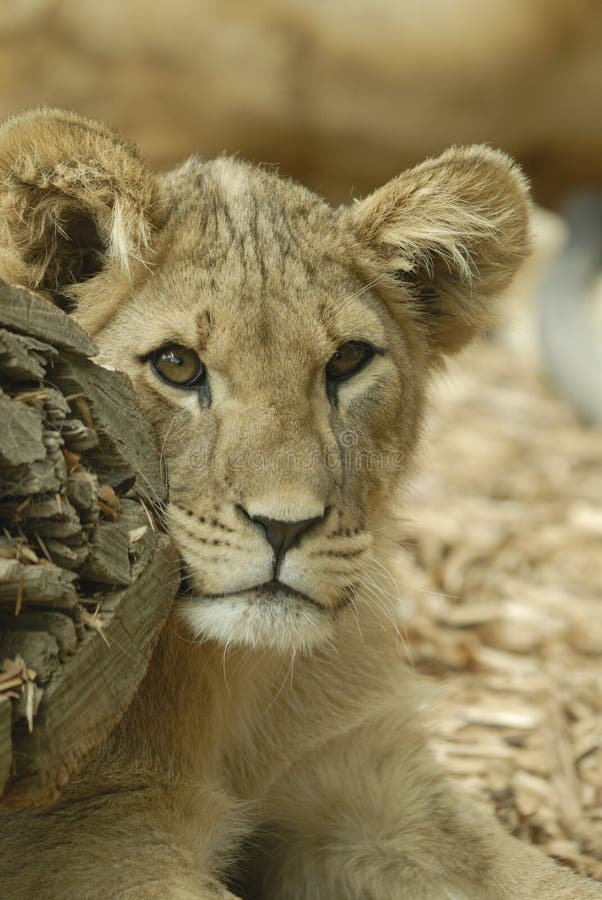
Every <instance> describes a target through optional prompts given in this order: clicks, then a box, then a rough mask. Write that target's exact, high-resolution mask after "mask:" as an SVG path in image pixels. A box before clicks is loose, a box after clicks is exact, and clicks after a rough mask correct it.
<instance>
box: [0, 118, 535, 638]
mask: <svg viewBox="0 0 602 900" xmlns="http://www.w3.org/2000/svg"><path fill="white" fill-rule="evenodd" d="M0 204H1V210H0V214H1V223H0V228H1V247H0V271H1V273H2V274H3V275H4V276H5V277H7V278H8V279H10V280H13V281H16V282H20V283H23V284H27V285H29V286H31V287H34V288H39V289H42V290H46V291H50V292H52V294H53V295H54V296H55V297H56V298H57V300H58V302H60V303H61V304H63V305H65V306H66V307H68V308H70V309H73V312H74V315H75V316H76V317H77V319H78V320H79V322H80V323H81V324H82V325H83V326H84V327H85V328H87V329H88V330H89V331H90V332H91V333H92V334H93V336H94V338H95V339H96V341H97V343H98V346H99V348H100V355H99V361H100V362H101V363H105V364H110V365H112V366H114V367H116V368H119V369H122V370H124V371H125V372H127V373H128V374H129V376H130V378H131V379H132V382H133V384H134V387H135V389H136V392H137V395H138V397H139V400H140V404H141V406H142V408H143V410H144V411H145V413H146V415H147V416H148V419H149V420H150V422H151V423H152V426H153V428H154V429H155V432H156V434H157V437H158V441H159V443H160V447H161V451H162V454H163V455H164V459H165V463H166V471H167V474H168V478H169V495H170V502H169V507H168V510H167V521H168V524H169V528H170V530H171V533H172V535H173V537H174V539H175V541H176V542H177V545H178V546H179V548H180V551H181V554H182V557H183V559H184V560H185V563H186V564H187V569H188V572H189V575H190V578H189V580H190V582H191V584H192V587H193V589H192V590H191V592H190V593H189V594H188V595H187V596H186V598H185V599H184V600H182V608H183V613H184V615H185V618H186V620H187V622H188V623H189V625H190V626H191V628H192V629H193V630H194V631H195V632H196V633H197V634H198V635H202V636H205V637H211V638H215V639H217V640H219V641H222V642H224V643H247V644H253V645H270V646H273V647H276V648H279V649H285V648H288V649H304V648H308V647H311V646H312V645H314V644H316V643H318V642H320V641H323V640H325V639H328V638H329V636H331V635H332V632H333V629H334V628H336V623H337V618H340V617H342V616H344V615H347V614H354V612H356V609H355V607H358V606H359V605H360V604H367V605H370V604H372V605H373V606H374V609H378V608H380V605H381V604H382V603H383V598H382V597H375V596H374V591H373V590H371V589H370V588H368V587H367V586H366V582H367V576H368V575H369V573H370V571H371V570H374V568H375V566H378V562H377V561H376V560H375V558H374V551H373V545H374V542H375V540H377V541H378V540H380V539H381V538H383V537H384V538H385V539H386V535H384V536H383V535H382V534H381V532H382V529H383V527H384V526H383V518H382V516H383V510H384V508H385V507H386V505H387V503H389V502H390V501H391V498H392V497H393V492H394V489H395V487H396V485H397V484H398V482H399V481H400V479H401V478H402V477H403V475H404V472H405V471H406V470H407V467H408V464H409V461H410V458H411V456H412V452H413V450H414V447H415V445H416V442H417V436H418V431H419V426H420V420H421V413H422V406H423V395H424V390H425V382H426V380H427V377H428V374H429V372H430V371H431V370H432V369H433V368H434V367H435V366H437V365H438V364H439V363H440V361H441V359H442V356H443V355H444V354H445V353H450V352H453V351H455V350H457V349H458V348H460V347H461V346H462V345H463V344H464V343H466V341H467V340H469V339H470V338H471V337H472V336H473V335H474V334H475V333H477V332H478V331H479V330H480V329H482V328H483V327H484V326H485V325H486V324H487V323H488V322H489V321H490V320H491V317H492V309H493V305H492V299H493V297H494V296H495V294H496V293H498V292H499V291H500V290H501V289H503V288H504V287H505V286H506V285H507V284H508V282H509V280H510V278H511V277H512V275H513V273H514V271H515V269H516V268H517V265H518V263H519V262H520V260H521V258H522V257H523V255H524V253H525V249H526V242H527V213H528V204H527V190H526V186H525V183H524V180H523V178H522V177H521V174H520V172H519V171H518V170H517V168H516V167H515V166H514V165H513V163H512V162H511V161H510V160H509V159H508V158H507V157H506V156H504V155H503V154H501V153H497V152H494V151H492V150H489V149H487V148H486V147H468V148H454V149H451V150H448V151H447V152H446V153H444V154H443V155H442V156H440V157H438V158H437V159H431V160H428V161H427V162H425V163H423V164H422V165H419V166H417V167H416V168H414V169H411V170H410V171H408V172H406V173H404V174H402V175H401V176H399V177H398V178H396V179H395V180H393V181H391V182H390V183H389V184H387V185H386V186H385V187H383V188H381V189H380V190H378V191H376V192H375V193H374V194H372V195H371V196H370V197H368V198H367V199H365V200H362V201H359V202H356V203H355V204H353V205H352V206H351V207H349V208H342V209H333V208H332V207H331V206H329V205H328V204H327V203H325V202H324V201H323V200H321V199H320V198H319V197H317V196H315V195H314V194H312V193H310V192H309V191H308V190H305V189H304V188H302V187H300V186H299V185H297V184H294V183H292V182H290V181H286V180H283V179H281V178H279V177H277V176H276V175H275V174H272V173H270V172H267V171H264V170H262V169H259V168H256V167H254V166H251V165H248V164H247V163H244V162H240V161H237V160H233V159H227V158H222V159H218V160H215V161H213V162H205V161H203V160H200V159H192V160H189V161H188V162H186V163H185V164H184V165H183V166H181V167H180V168H179V169H176V170H175V171H174V172H171V173H169V174H167V175H161V176H155V175H153V174H152V173H151V172H150V171H149V170H148V169H147V168H146V166H145V164H144V163H143V161H142V160H141V159H140V157H139V156H138V154H137V152H136V150H135V149H133V148H132V147H130V146H129V145H127V144H126V143H124V142H123V141H122V140H120V139H119V138H118V137H116V136H115V135H114V134H113V133H112V132H111V131H110V130H108V129H107V128H105V127H104V126H101V125H98V124H96V123H93V122H88V121H86V120H84V119H81V118H80V117H78V116H75V115H71V114H69V113H64V112H60V111H55V110H41V111H38V112H34V113H30V114H28V115H25V116H23V117H20V118H17V119H14V120H11V121H9V122H8V123H7V124H6V125H5V126H4V128H3V130H2V131H1V132H0Z"/></svg>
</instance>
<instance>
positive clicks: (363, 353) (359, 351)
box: [326, 341, 376, 381]
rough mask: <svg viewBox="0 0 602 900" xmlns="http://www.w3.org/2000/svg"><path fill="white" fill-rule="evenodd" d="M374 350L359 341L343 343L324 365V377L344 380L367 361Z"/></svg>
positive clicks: (361, 367)
mask: <svg viewBox="0 0 602 900" xmlns="http://www.w3.org/2000/svg"><path fill="white" fill-rule="evenodd" d="M375 353H376V350H375V348H374V347H371V346H370V344H364V343H362V342H361V341H349V343H347V344H343V345H342V346H341V347H339V349H338V350H337V352H336V353H335V354H334V356H333V357H332V359H331V360H330V361H329V363H328V365H327V366H326V377H327V378H329V379H331V380H332V381H344V380H345V379H346V378H350V377H351V376H352V375H355V373H356V372H359V370H360V369H363V367H364V366H365V365H366V363H369V362H370V360H371V359H372V357H373V356H374V354H375Z"/></svg>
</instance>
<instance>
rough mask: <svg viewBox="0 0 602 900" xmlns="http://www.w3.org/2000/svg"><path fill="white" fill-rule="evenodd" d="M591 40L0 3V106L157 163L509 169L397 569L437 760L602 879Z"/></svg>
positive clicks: (553, 3) (385, 0)
mask: <svg viewBox="0 0 602 900" xmlns="http://www.w3.org/2000/svg"><path fill="white" fill-rule="evenodd" d="M601 50H602V4H601V3H600V2H599V0H571V2H568V0H102V2H99V0H77V3H76V2H73V0H2V3H1V4H0V116H1V117H2V118H4V117H5V116H7V115H9V114H12V113H17V112H20V111H21V110H24V109H27V108H30V107H34V106H38V105H40V104H43V103H44V104H49V105H58V106H62V107H67V108H70V109H74V110H76V111H78V112H80V113H83V114H84V115H87V116H90V117H94V118H101V119H104V120H106V121H107V122H109V123H111V124H112V125H113V126H114V127H115V128H117V129H118V130H119V131H121V132H122V133H123V134H125V135H126V136H127V137H128V138H130V139H131V140H133V141H135V142H136V143H137V144H138V145H139V146H140V148H141V149H142V151H143V153H144V154H145V156H146V157H147V158H148V159H149V161H150V162H151V163H152V164H153V165H154V166H155V167H158V168H168V167H170V166H172V165H173V164H174V163H176V162H178V161H180V160H181V159H183V158H184V157H186V156H188V155H190V154H191V153H199V154H201V155H202V156H205V157H211V156H214V155H216V154H219V153H222V152H224V151H225V152H227V153H230V154H239V155H241V156H244V157H247V158H250V159H253V160H257V161H262V162H265V163H269V164H277V165H278V166H279V168H280V171H281V173H283V174H286V175H292V176H294V177H295V178H297V179H299V180H301V181H303V182H304V183H305V184H307V185H308V186H309V187H312V188H314V189H315V190H317V191H318V192H320V193H322V194H323V195H325V196H326V197H327V198H328V199H330V200H332V201H334V202H346V201H348V200H350V199H351V198H352V197H353V196H358V195H361V194H365V193H367V192H368V191H370V190H371V189H372V188H374V187H376V186H377V185H380V184H382V183H383V182H384V181H386V180H387V179H388V178H390V177H392V176H394V175H396V174H398V173H399V172H400V171H401V170H402V169H403V168H404V167H406V166H409V165H412V164H413V163H416V162H419V161H421V160H422V159H423V158H424V157H425V156H428V155H432V154H438V153H440V152H441V151H442V150H443V149H444V148H445V147H447V146H449V145H450V144H453V143H470V142H487V143H490V144H491V145H493V146H496V147H501V148H502V149H504V150H506V151H507V152H509V153H511V154H512V155H513V156H514V157H516V158H517V159H518V160H519V161H520V162H521V164H522V165H523V167H524V168H525V170H526V172H527V174H528V176H529V178H530V180H531V182H532V185H533V195H534V199H535V201H536V204H537V209H536V211H535V217H534V230H535V241H534V253H533V255H532V257H531V259H530V260H529V261H528V262H527V264H526V266H525V268H524V269H523V271H522V272H521V273H520V276H519V278H518V279H517V281H516V282H515V284H514V286H513V288H512V289H511V291H510V292H509V294H508V296H507V297H506V298H505V305H506V310H507V314H508V316H507V318H508V324H507V325H506V326H505V327H504V328H503V329H501V330H500V332H499V333H498V334H497V335H495V336H494V338H495V339H494V341H489V342H483V343H482V344H481V345H480V346H477V347H476V348H475V349H473V350H472V351H470V352H471V358H470V361H469V362H468V363H467V362H466V360H465V361H463V363H462V364H461V365H457V364H454V365H452V367H451V368H450V372H449V374H448V375H447V376H446V379H445V380H443V381H440V382H439V383H438V385H437V386H436V388H435V393H436V394H437V397H438V402H437V404H436V405H437V412H436V414H435V416H434V417H433V419H432V421H431V426H430V440H429V441H427V445H428V447H427V450H426V451H425V453H424V458H423V460H422V462H421V472H420V475H418V476H417V477H416V478H415V480H414V481H413V483H412V485H411V488H410V489H409V491H408V494H407V496H406V498H405V500H404V506H403V508H404V512H405V514H407V515H408V516H409V517H410V519H411V520H412V521H413V523H414V524H413V525H412V526H410V525H408V529H407V532H408V536H407V542H406V550H408V551H409V552H408V553H407V554H406V555H403V553H402V552H401V550H400V560H399V570H400V571H399V573H398V576H399V577H398V581H399V582H400V583H401V584H403V589H404V593H405V597H406V600H407V602H408V604H409V612H410V615H409V623H410V625H409V628H408V637H409V643H410V651H411V654H412V655H413V659H414V663H415V665H416V667H417V668H418V669H419V671H426V672H429V673H431V674H434V675H439V676H442V677H443V679H444V685H445V691H446V692H447V695H448V698H449V705H448V706H447V707H445V710H444V712H443V713H440V714H439V715H438V717H437V728H438V742H439V752H440V754H441V756H442V758H444V760H445V762H446V765H447V766H448V768H449V770H450V771H452V772H453V773H454V774H455V775H456V776H457V777H458V778H461V779H463V780H464V781H465V782H466V784H467V786H468V788H469V789H470V790H473V791H474V792H475V793H476V794H478V795H479V796H481V797H483V798H484V799H485V800H486V801H487V802H489V803H490V804H491V805H492V806H493V807H494V808H495V809H496V811H497V812H498V814H499V815H500V816H501V817H502V818H503V819H504V820H505V821H506V823H507V824H508V825H509V827H510V828H512V830H513V831H515V833H517V834H519V835H521V836H523V837H526V838H528V839H529V840H531V841H536V842H538V843H540V844H542V846H543V847H544V848H545V849H546V850H547V851H548V852H550V853H553V854H554V855H555V856H557V857H560V858H562V859H563V860H564V861H565V862H566V863H568V864H569V865H572V866H574V867H576V868H580V869H581V870H583V871H585V872H588V873H590V874H592V875H594V876H595V877H598V878H600V879H601V880H602V812H601V810H602V724H601V723H602V700H601V698H602V665H601V663H602V619H601V617H600V603H601V600H602V590H601V585H602V512H601V509H602V428H600V423H602V279H601V278H600V272H601V269H602V260H601V248H602V202H601V200H600V196H601V194H600V192H601V189H602V90H601V88H602V84H601V81H602V79H601V71H602V66H601V56H602V54H601ZM596 423H598V424H596Z"/></svg>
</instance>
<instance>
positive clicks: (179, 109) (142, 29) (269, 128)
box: [0, 0, 602, 207]
mask: <svg viewBox="0 0 602 900" xmlns="http://www.w3.org/2000/svg"><path fill="white" fill-rule="evenodd" d="M0 41H1V43H0V84H1V92H0V113H1V114H2V117H5V116H6V115H8V114H9V113H14V112H18V111H20V110H22V109H25V108H28V107H31V106H36V105H39V104H40V103H47V104H51V105H60V106H65V107H69V108H71V109H74V110H77V111H78V112H80V113H83V114H85V115H88V116H91V117H99V118H102V119H105V120H107V121H109V122H112V123H113V124H114V125H115V127H117V128H118V129H120V130H121V131H123V132H124V133H125V134H127V135H128V136H129V137H130V138H131V139H132V140H134V141H135V142H137V143H138V144H140V146H141V147H142V148H143V149H144V151H145V152H146V154H147V155H148V157H149V158H150V160H151V162H152V163H153V164H155V165H157V166H160V167H167V166H170V165H172V164H173V163H174V162H175V161H177V160H180V159H181V158H182V157H184V156H186V155H188V154H190V153H192V152H198V153H200V154H201V155H204V156H213V155H215V154H217V153H220V152H222V151H223V150H226V151H227V152H228V153H240V154H241V155H243V156H245V157H250V158H252V159H257V160H261V161H264V162H277V163H279V164H280V168H281V171H282V172H284V173H286V174H291V175H294V176H295V177H297V178H299V179H301V180H302V181H304V182H305V183H307V184H308V185H309V186H310V187H313V188H315V189H317V190H318V191H320V192H321V193H323V194H325V195H326V196H327V197H329V198H330V199H333V200H346V199H348V198H349V197H350V196H351V194H352V191H353V192H355V193H364V192H366V191H367V190H369V189H370V188H372V187H374V186H376V185H377V184H380V183H381V182H382V181H384V180H386V179H387V178H389V177H391V176H393V175H395V174H397V173H398V172H399V171H400V169H401V168H402V167H404V166H407V165H409V164H411V163H414V162H417V161H420V160H421V159H423V158H424V157H425V156H427V155H429V154H436V153H439V152H440V151H441V150H443V149H444V148H445V147H446V146H448V145H449V144H451V143H456V142H461V143H466V142H473V141H486V142H489V143H491V144H493V145H495V146H501V147H503V148H505V149H506V150H507V151H509V152H510V153H512V154H513V155H514V156H516V157H517V158H518V159H519V160H520V161H521V162H522V163H523V165H524V166H525V168H526V169H527V171H528V173H529V175H530V177H531V179H532V181H533V185H534V192H535V198H536V200H537V201H538V202H539V203H541V204H544V205H547V206H552V207H556V206H557V205H558V204H560V203H561V202H562V200H563V198H565V197H566V195H567V194H568V193H570V192H572V191H574V190H575V189H576V188H578V187H588V188H589V187H592V186H595V185H596V184H597V185H599V184H600V182H601V180H602V115H601V114H600V112H601V106H600V100H601V97H600V93H601V92H600V87H601V85H600V50H601V48H602V6H601V5H600V3H599V2H597V0H572V2H570V3H567V2H566V0H487V2H485V3H484V2H482V0H103V2H102V3H99V2H98V0H78V2H77V3H74V2H71V0H3V2H2V4H1V5H0Z"/></svg>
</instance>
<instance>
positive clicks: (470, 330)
mask: <svg viewBox="0 0 602 900" xmlns="http://www.w3.org/2000/svg"><path fill="white" fill-rule="evenodd" d="M345 215H346V216H347V222H346V225H347V227H348V228H349V227H351V229H352V231H353V233H354V234H355V236H356V238H359V254H358V259H357V260H356V263H357V266H358V268H359V269H360V271H362V273H363V274H364V276H367V277H369V278H370V280H374V282H375V289H376V290H377V291H380V292H381V295H382V296H383V298H384V299H385V301H386V302H387V305H388V306H389V308H390V309H391V311H392V312H393V314H394V315H395V314H397V315H399V314H400V313H402V314H403V311H404V310H405V313H406V315H408V314H409V315H412V316H417V317H418V320H419V321H420V322H422V324H423V327H424V328H426V331H427V332H428V334H429V337H430V343H431V348H432V350H433V351H434V353H435V355H438V354H439V353H452V352H455V351H456V350H458V349H459V348H460V347H462V346H463V345H464V344H465V343H466V342H467V341H469V340H470V339H471V338H472V337H473V336H474V335H475V334H477V333H478V332H479V331H481V330H482V329H483V328H486V327H487V326H488V325H490V324H493V323H494V322H495V320H496V310H495V304H494V303H493V299H494V298H495V296H496V294H499V292H500V291H502V290H503V289H504V288H506V287H507V286H508V284H509V283H510V281H511V279H512V277H513V275H514V273H515V272H516V270H517V268H518V266H519V264H520V262H521V261H522V260H523V259H524V257H525V256H526V255H527V253H528V251H529V193H528V187H527V182H526V179H525V178H524V176H523V175H522V173H521V171H520V169H519V168H518V166H517V165H516V164H515V163H514V162H513V161H512V160H511V159H510V158H509V157H508V156H506V155H505V154H504V153H501V152H499V151H494V150H491V149H490V148H488V147H485V146H478V145H477V146H472V147H453V148H451V149H450V150H448V151H447V152H445V153H443V154H442V156H439V157H438V158H436V159H429V160H427V161H426V162H424V163H422V164H421V165H418V166H416V167H415V168H413V169H410V170H409V171H407V172H404V173H403V174H402V175H400V176H399V177H398V178H396V179H394V180H393V181H391V182H389V183H388V184H386V185H385V186H384V187H383V188H380V189H379V190H377V191H375V193H373V194H372V195H371V196H369V197H367V198H366V199H365V200H362V201H359V202H357V203H356V204H354V206H352V207H351V208H349V209H348V210H347V211H346V213H345ZM356 246H357V245H356Z"/></svg>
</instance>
